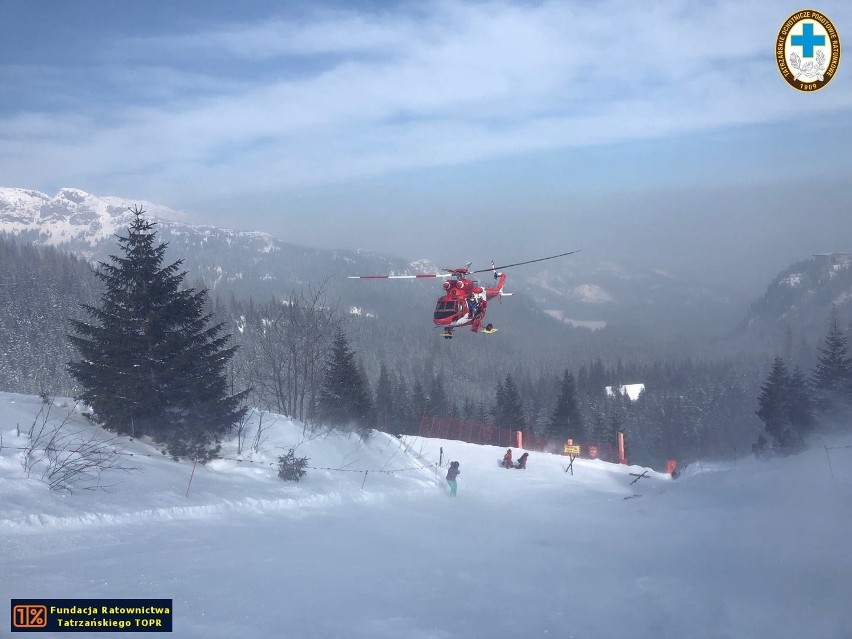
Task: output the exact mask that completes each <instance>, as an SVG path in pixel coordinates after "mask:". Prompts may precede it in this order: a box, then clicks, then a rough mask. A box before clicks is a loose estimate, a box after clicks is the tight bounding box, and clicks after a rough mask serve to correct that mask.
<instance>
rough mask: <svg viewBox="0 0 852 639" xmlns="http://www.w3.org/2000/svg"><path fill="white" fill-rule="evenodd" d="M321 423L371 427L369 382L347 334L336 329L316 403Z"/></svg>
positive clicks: (360, 430) (362, 429) (359, 429)
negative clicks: (350, 345) (350, 346)
mask: <svg viewBox="0 0 852 639" xmlns="http://www.w3.org/2000/svg"><path fill="white" fill-rule="evenodd" d="M317 412H318V416H319V421H320V422H321V423H324V424H327V425H329V426H333V427H335V428H341V429H345V430H348V429H352V430H356V431H358V432H360V433H361V434H365V433H367V432H368V431H369V430H370V428H371V423H370V414H371V412H372V402H371V400H370V391H369V386H368V385H367V380H366V378H365V377H364V376H363V374H362V372H361V370H360V368H359V366H358V362H357V360H356V359H355V352H354V351H353V350H352V349H351V348H349V340H348V339H347V338H346V334H345V333H344V332H343V331H342V330H341V331H338V333H337V335H336V336H335V338H334V343H333V344H332V346H331V351H330V353H329V355H328V359H327V361H326V367H325V373H324V375H323V382H322V386H321V387H320V393H319V401H318V406H317Z"/></svg>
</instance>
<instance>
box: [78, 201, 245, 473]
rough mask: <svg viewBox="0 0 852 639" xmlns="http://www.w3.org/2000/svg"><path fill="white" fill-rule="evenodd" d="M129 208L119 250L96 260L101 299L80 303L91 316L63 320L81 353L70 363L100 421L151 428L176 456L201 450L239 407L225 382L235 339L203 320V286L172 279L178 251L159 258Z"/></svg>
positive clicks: (207, 317)
mask: <svg viewBox="0 0 852 639" xmlns="http://www.w3.org/2000/svg"><path fill="white" fill-rule="evenodd" d="M133 213H134V215H135V219H134V220H133V222H132V223H131V225H130V227H129V229H128V231H127V235H126V236H119V237H118V244H119V247H120V248H121V250H122V252H123V254H124V255H123V256H115V255H111V256H110V258H109V260H110V261H109V262H108V263H107V262H101V263H100V270H99V271H98V273H97V276H98V278H99V279H100V280H101V281H102V282H103V284H104V285H105V288H106V290H105V292H104V293H103V295H102V296H101V304H100V306H94V305H83V308H84V310H85V311H86V312H87V313H88V314H89V315H90V316H91V317H92V319H93V321H92V323H86V322H83V321H79V320H72V321H71V325H72V327H73V330H74V331H75V332H76V334H75V335H71V336H70V339H71V342H72V344H73V345H74V346H75V347H76V349H77V351H78V352H79V354H80V356H81V360H80V361H75V362H70V363H69V365H68V367H69V371H70V373H71V375H72V376H73V377H74V378H75V379H76V380H77V382H78V383H79V384H80V386H82V388H83V390H82V392H81V393H79V395H78V397H79V399H81V400H83V401H84V402H86V403H87V404H88V405H89V406H91V407H92V409H93V410H94V413H95V417H96V418H97V419H98V420H100V421H101V422H103V423H104V425H105V427H106V428H108V429H110V430H114V431H116V432H118V433H129V434H133V435H137V436H140V435H148V436H151V437H152V438H153V439H154V440H155V441H159V442H165V443H166V445H167V449H168V451H169V453H170V454H172V455H173V456H175V457H178V456H192V457H195V458H197V459H202V460H203V459H207V458H209V457H210V456H211V455H213V454H215V452H216V451H217V450H218V444H217V440H218V438H219V437H220V436H221V435H222V434H223V433H224V432H225V431H226V430H227V429H228V428H229V427H230V426H231V425H232V424H233V423H235V422H237V421H239V419H240V418H241V417H242V416H243V415H244V413H245V408H240V405H241V403H242V401H243V399H244V397H245V395H246V393H247V391H244V392H242V393H238V394H235V395H231V396H229V395H228V392H227V391H228V382H227V376H226V367H227V364H228V362H229V360H230V359H231V358H232V357H233V355H234V352H235V350H236V347H227V343H228V341H229V340H230V338H231V336H230V335H229V334H226V333H225V332H224V329H223V326H224V324H222V323H219V324H211V319H212V315H211V314H209V313H206V312H205V306H206V303H207V291H206V290H204V289H201V290H197V291H196V290H194V289H183V288H181V284H182V282H183V279H184V277H185V276H186V273H185V272H181V271H180V265H181V263H182V260H178V261H176V262H174V263H172V264H169V265H168V266H165V267H164V266H162V263H163V259H164V257H165V251H166V244H165V243H159V244H157V243H156V231H155V229H154V226H155V224H154V223H152V222H149V221H148V220H147V219H145V217H144V211H143V210H141V209H139V208H136V209H134V210H133Z"/></svg>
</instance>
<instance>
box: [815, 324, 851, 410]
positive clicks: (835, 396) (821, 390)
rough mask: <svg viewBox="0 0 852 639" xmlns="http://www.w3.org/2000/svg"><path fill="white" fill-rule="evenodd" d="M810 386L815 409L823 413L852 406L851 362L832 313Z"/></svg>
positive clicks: (841, 332) (845, 342) (845, 343)
mask: <svg viewBox="0 0 852 639" xmlns="http://www.w3.org/2000/svg"><path fill="white" fill-rule="evenodd" d="M813 385H814V390H815V391H816V396H817V406H818V408H819V409H820V410H821V411H823V412H826V413H831V412H838V411H840V410H842V409H843V408H845V407H847V406H848V405H849V404H850V403H852V359H850V357H849V346H848V342H847V341H846V336H845V335H844V334H843V331H841V330H840V327H839V326H838V323H837V311H836V310H834V309H832V314H831V322H830V325H829V329H828V333H827V334H826V336H825V341H824V343H823V346H821V347H820V349H819V356H818V357H817V362H816V366H815V368H814V371H813Z"/></svg>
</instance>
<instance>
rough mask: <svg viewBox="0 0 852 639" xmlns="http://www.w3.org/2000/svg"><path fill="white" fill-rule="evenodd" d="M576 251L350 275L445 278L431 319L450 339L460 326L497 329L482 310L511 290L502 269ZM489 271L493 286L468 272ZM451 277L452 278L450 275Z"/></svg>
mask: <svg viewBox="0 0 852 639" xmlns="http://www.w3.org/2000/svg"><path fill="white" fill-rule="evenodd" d="M574 253H579V251H569V252H568V253H560V254H559V255H550V256H549V257H540V258H538V259H537V260H527V261H526V262H516V263H515V264H506V265H504V266H494V262H491V268H485V269H480V270H478V271H471V270H470V265H471V262H468V263H467V265H466V266H461V267H459V268H445V269H442V270H443V271H444V272H443V273H423V274H420V275H350V276H349V279H355V280H397V279H398V280H414V279H428V278H436V277H442V278H446V279H447V281H446V282H444V291H445V292H444V294H443V295H442V296H441V297H439V298H438V302H437V304H436V305H435V314H434V315H433V318H432V319H433V321H434V322H435V325H436V326H437V327H438V328H442V329H443V331H442V333H441V336H442V337H444V339H452V337H453V329H454V328H461V327H462V326H470V330H472V331H473V332H474V333H477V332H479V329H480V327H481V328H482V332H483V333H485V334H490V333H494V332H495V331H496V330H497V329H496V328H494V325H493V324H490V323H489V324H486V325H485V326H482V322H483V321H484V320H485V311H486V310H487V308H488V301H489V300H491V299H494V298H495V297H498V298H502V297H508V296H509V295H511V293H504V292H503V284H505V283H506V274H505V273H503V272H502V269H506V268H511V267H513V266H521V265H523V264H532V263H533V262H543V261H544V260H552V259H554V258H557V257H564V256H566V255H573V254H574ZM488 271H492V272H493V273H494V280H495V283H494V286H479V282H478V281H477V280H474V279H469V277H468V276H470V275H474V274H476V273H486V272H488ZM450 278H452V279H450Z"/></svg>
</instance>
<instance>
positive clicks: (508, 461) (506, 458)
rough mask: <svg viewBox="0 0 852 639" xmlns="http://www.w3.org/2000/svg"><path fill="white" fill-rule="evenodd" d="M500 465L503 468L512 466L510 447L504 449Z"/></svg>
mask: <svg viewBox="0 0 852 639" xmlns="http://www.w3.org/2000/svg"><path fill="white" fill-rule="evenodd" d="M500 465H501V466H502V467H503V468H512V467H513V466H514V465H515V464H514V463H513V462H512V449H511V448H509V449H508V450H507V451H506V454H505V455H503V461H502V462H500Z"/></svg>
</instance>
